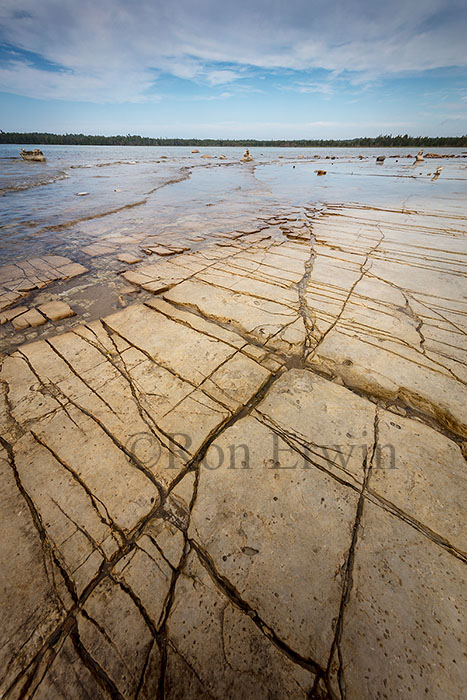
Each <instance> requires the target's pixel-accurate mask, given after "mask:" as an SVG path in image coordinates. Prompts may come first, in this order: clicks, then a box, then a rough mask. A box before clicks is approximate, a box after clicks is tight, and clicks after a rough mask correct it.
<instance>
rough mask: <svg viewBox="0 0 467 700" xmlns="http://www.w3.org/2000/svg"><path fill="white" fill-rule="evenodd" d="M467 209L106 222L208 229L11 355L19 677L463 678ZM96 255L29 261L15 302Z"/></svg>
mask: <svg viewBox="0 0 467 700" xmlns="http://www.w3.org/2000/svg"><path fill="white" fill-rule="evenodd" d="M456 186H457V185H456ZM164 216H165V213H164V212H162V219H164ZM464 221H465V220H464V219H463V218H462V216H461V215H460V214H459V212H458V211H457V212H455V213H454V214H449V213H445V214H443V213H440V212H435V211H434V210H433V211H430V212H425V213H423V212H415V211H410V210H408V209H407V208H405V209H404V210H399V211H398V210H396V209H394V210H387V209H382V208H380V209H378V208H376V207H372V208H370V207H362V206H361V205H346V206H343V205H333V206H330V205H329V206H327V207H326V209H324V208H322V209H319V210H317V209H316V207H305V208H303V209H302V208H301V207H294V208H292V209H290V210H288V211H284V210H281V211H277V208H275V207H274V208H273V209H272V210H271V211H270V212H268V213H267V214H266V215H262V216H261V217H259V216H258V217H255V219H254V220H253V221H251V220H250V221H249V220H248V215H247V214H244V215H243V214H242V216H241V217H239V216H238V214H237V213H235V211H234V210H233V209H232V211H231V212H230V213H229V215H228V216H227V217H226V219H225V220H224V221H223V222H221V223H220V224H219V225H218V222H217V221H213V220H212V219H209V217H197V215H195V214H194V215H191V213H187V214H186V216H183V217H181V218H179V219H178V220H177V223H176V224H175V223H174V222H170V223H169V221H165V220H163V223H162V224H161V225H159V224H157V225H154V227H153V228H152V230H150V231H149V232H146V233H143V232H140V233H138V232H135V233H134V234H131V233H128V231H130V232H131V230H132V229H133V228H135V229H136V226H137V224H136V223H135V222H132V223H130V222H129V223H128V228H127V229H124V230H123V231H122V232H110V231H109V230H105V231H101V233H102V234H104V235H102V236H101V237H100V238H99V239H98V241H96V243H95V244H93V245H94V247H93V246H91V250H90V251H89V252H90V253H91V254H109V255H114V256H115V255H117V254H119V253H120V252H122V246H126V245H128V246H129V247H128V248H127V249H125V250H128V251H133V252H134V251H136V247H135V246H136V245H137V244H138V246H139V245H140V244H141V247H145V248H147V249H148V250H149V249H151V248H154V247H157V246H163V247H164V248H166V249H167V250H170V249H173V248H175V247H177V248H179V249H181V248H182V247H184V246H183V241H184V240H185V234H186V235H190V236H191V237H192V238H193V237H197V236H196V235H194V234H196V233H197V232H198V231H201V232H202V233H203V238H205V239H206V240H205V241H204V244H203V247H202V248H201V247H200V248H199V250H195V251H191V252H188V251H184V252H183V255H175V254H174V255H171V256H168V257H165V256H162V257H159V256H156V255H154V256H153V257H152V258H151V261H150V262H144V263H141V264H137V266H136V267H135V268H134V269H132V270H128V271H126V272H125V273H124V275H123V277H124V278H126V279H127V281H128V282H129V283H130V282H131V284H133V285H138V286H141V287H142V288H143V289H145V290H146V291H147V292H151V293H152V295H151V294H144V295H142V296H143V298H144V302H143V303H138V302H133V303H131V305H129V306H127V307H126V308H125V309H123V310H122V311H119V312H117V313H113V314H111V315H109V316H107V317H106V318H103V319H101V320H95V321H92V322H90V323H87V324H86V325H81V326H77V327H75V328H72V329H70V330H69V331H68V332H62V333H60V334H57V335H55V336H54V337H52V336H49V337H48V338H47V340H40V341H36V342H32V343H29V344H25V345H22V346H21V347H19V348H18V349H17V351H15V352H13V353H12V354H10V355H8V356H2V357H1V358H0V479H2V480H3V481H2V485H1V488H0V500H2V503H1V504H0V505H2V513H3V514H4V526H3V528H2V535H3V537H2V541H1V542H0V550H1V557H2V561H3V562H6V564H7V565H6V566H5V567H3V568H4V570H5V571H4V572H3V571H2V572H0V578H1V582H0V590H2V594H3V596H4V598H5V600H6V604H7V608H8V610H7V614H6V615H4V616H3V617H2V620H3V618H5V619H4V624H3V625H2V626H1V627H0V667H1V669H2V671H1V673H0V695H2V697H3V696H5V698H8V700H10V699H11V700H13V698H19V697H24V698H30V697H34V698H38V699H39V700H50V698H55V697H57V698H63V699H64V700H65V699H66V700H69V699H70V698H72V699H73V698H80V699H81V698H83V699H84V698H85V697H86V698H89V697H96V698H101V697H102V698H103V697H105V698H108V697H116V698H136V697H138V698H139V699H140V700H153V699H154V698H155V697H157V696H158V695H159V694H161V691H162V689H163V693H162V694H163V695H164V697H165V698H168V699H169V700H180V699H181V698H183V700H213V698H214V699H215V700H221V699H222V700H223V699H224V698H231V700H237V699H238V698H244V699H245V700H250V698H251V700H256V698H264V700H272V699H275V698H281V699H282V698H303V699H304V700H305V698H320V700H329V699H330V698H333V700H334V699H335V700H337V699H338V698H339V699H340V700H343V699H344V698H347V699H348V700H374V698H388V699H389V700H392V699H393V698H401V700H402V699H403V700H405V699H406V698H416V699H417V700H418V699H419V698H420V699H421V698H423V699H424V700H438V699H439V698H441V697H442V698H449V700H450V699H451V698H453V699H454V698H455V699H456V700H461V698H462V697H463V696H464V694H465V693H464V686H465V680H464V679H465V677H466V676H467V669H466V668H465V655H464V650H465V642H466V640H465V631H464V627H465V625H464V624H463V618H462V612H463V610H464V609H465V603H466V601H465V591H464V589H465V583H464V582H463V577H464V578H465V563H466V561H467V540H466V537H465V528H464V522H465V519H466V507H465V502H466V500H465V497H464V492H465V458H464V457H465V440H464V436H465V403H466V400H465V399H466V397H465V386H466V385H467V369H466V366H467V363H466V359H467V356H466V345H465V336H466V333H467V322H466V320H465V319H466V318H467V314H466V311H467V308H466V305H465V299H464V298H463V297H462V294H461V293H460V284H459V280H460V279H461V278H462V275H463V274H465V269H464V262H463V257H462V255H463V251H464V248H463V246H465V240H466V239H465V231H464V229H465V225H464ZM94 225H95V223H93V226H94ZM159 229H160V230H159ZM219 241H222V243H223V245H222V246H218V245H217V242H219ZM179 242H181V244H180V245H178V244H179ZM172 244H174V245H172ZM130 246H131V247H130ZM171 252H174V251H173V250H172V251H171ZM180 252H181V251H180ZM83 271H85V269H84V268H82V269H81V266H80V265H78V264H75V263H73V262H72V261H71V260H69V259H68V258H64V257H62V256H54V255H50V256H49V255H47V256H42V257H36V258H29V259H27V260H23V261H18V262H17V263H15V264H12V265H6V266H3V267H1V268H0V308H4V309H6V312H3V316H1V317H0V318H5V317H6V315H8V316H7V320H8V319H12V320H13V321H15V320H17V319H20V318H21V315H24V316H26V318H30V319H33V317H34V316H35V314H31V312H32V311H35V313H37V314H39V315H42V308H43V307H45V308H47V306H49V307H50V305H47V304H45V305H43V307H41V308H40V309H39V311H37V310H34V309H31V310H30V311H28V310H27V309H26V308H25V307H23V309H19V310H18V308H16V309H11V307H12V305H13V304H15V303H18V300H19V299H20V298H22V297H24V296H25V294H27V293H29V291H31V290H33V289H36V288H38V289H39V288H43V287H44V286H46V285H47V284H50V283H51V282H52V281H54V280H60V279H65V278H66V277H68V276H72V275H73V274H82V272H83ZM67 272H68V273H69V274H68V275H67ZM132 289H133V287H132ZM162 294H163V296H162ZM156 295H159V296H156ZM52 306H53V303H52ZM10 314H11V316H10ZM28 314H29V316H28ZM14 316H16V318H14ZM44 320H45V317H44ZM20 323H21V321H20ZM28 327H30V325H29V322H28ZM50 328H53V327H50ZM62 330H63V328H62ZM3 332H6V335H10V334H11V328H6V329H4V331H3ZM33 334H34V332H32V333H31V336H32V335H33ZM2 576H3V577H2Z"/></svg>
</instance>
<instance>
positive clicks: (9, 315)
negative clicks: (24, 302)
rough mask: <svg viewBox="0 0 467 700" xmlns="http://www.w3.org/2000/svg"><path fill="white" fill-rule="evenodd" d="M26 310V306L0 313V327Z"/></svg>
mask: <svg viewBox="0 0 467 700" xmlns="http://www.w3.org/2000/svg"><path fill="white" fill-rule="evenodd" d="M27 310H28V308H27V306H17V307H16V308H15V309H7V310H6V311H2V312H1V313H0V326H2V325H3V324H4V323H7V322H8V321H11V320H12V319H14V318H16V316H20V315H21V314H24V313H25V312H26V311H27Z"/></svg>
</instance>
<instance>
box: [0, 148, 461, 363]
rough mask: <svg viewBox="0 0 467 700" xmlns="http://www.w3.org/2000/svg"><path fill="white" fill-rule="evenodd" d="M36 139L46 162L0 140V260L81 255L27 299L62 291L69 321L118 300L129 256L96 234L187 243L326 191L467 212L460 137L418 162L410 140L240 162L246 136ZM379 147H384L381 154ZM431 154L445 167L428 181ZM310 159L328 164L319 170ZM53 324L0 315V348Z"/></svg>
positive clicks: (297, 209)
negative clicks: (201, 140)
mask: <svg viewBox="0 0 467 700" xmlns="http://www.w3.org/2000/svg"><path fill="white" fill-rule="evenodd" d="M26 148H28V147H27V146H26ZM42 150H43V152H44V154H45V155H46V157H47V162H46V163H31V162H26V161H23V160H22V159H21V158H20V157H19V151H20V146H12V145H6V146H1V145H0V265H5V264H7V263H11V262H18V261H20V260H24V259H27V258H31V257H34V256H40V255H44V254H56V255H64V256H67V257H69V258H70V259H71V260H73V261H74V262H79V263H81V264H83V265H84V266H85V267H86V268H87V269H88V273H87V274H86V275H84V276H81V277H77V278H75V279H72V280H68V281H63V282H57V283H55V284H53V285H50V286H48V287H47V288H45V289H43V290H41V291H39V292H37V291H36V292H33V293H32V294H31V295H30V296H29V298H27V299H26V304H27V305H28V306H33V305H37V304H38V303H41V302H44V301H48V300H49V299H51V298H53V299H63V300H65V301H67V302H68V303H70V304H71V305H72V308H74V309H76V311H77V312H78V318H76V319H75V320H74V321H73V320H70V321H67V322H66V323H65V325H64V326H63V327H65V328H66V327H68V325H70V324H71V323H77V322H79V321H80V320H83V321H84V320H92V319H94V318H98V317H101V316H103V315H105V314H107V313H110V312H111V311H113V310H115V309H116V308H118V299H119V290H120V289H121V287H122V279H121V277H120V275H119V273H120V272H121V271H122V270H124V269H126V268H127V265H125V264H123V263H121V262H119V261H118V260H117V259H116V256H115V255H96V256H89V255H87V254H86V252H85V251H83V248H85V246H87V245H89V244H90V243H96V242H99V241H100V240H101V239H103V238H104V237H107V239H108V237H109V236H113V235H124V236H125V235H128V234H140V233H144V234H146V235H156V236H158V235H160V236H161V237H163V236H164V235H166V234H167V233H170V234H172V235H171V240H172V241H173V243H177V244H181V243H184V244H186V245H189V246H190V248H191V249H192V250H193V249H196V248H199V247H203V246H204V245H206V243H207V242H209V240H210V238H211V237H212V236H215V235H218V234H222V233H223V232H227V233H228V232H231V231H236V230H242V227H248V226H249V227H251V226H252V225H255V224H258V225H260V226H264V225H265V223H264V220H265V219H267V218H268V217H271V216H276V215H277V214H281V215H282V214H285V215H291V216H299V217H300V216H301V215H302V214H303V210H304V208H305V207H306V208H307V209H308V212H309V210H310V208H311V209H312V210H313V209H314V208H322V207H323V206H325V205H326V203H339V202H343V203H349V202H357V203H360V204H365V205H367V206H376V207H388V208H397V209H400V208H404V207H405V208H406V209H408V210H414V209H415V210H423V211H445V212H451V213H454V214H459V215H465V202H466V201H467V153H462V151H461V150H460V149H437V151H436V152H437V153H442V154H451V155H453V156H454V157H452V158H443V159H426V160H425V161H424V162H423V163H420V164H417V165H414V164H413V162H414V157H412V158H408V157H407V155H408V154H409V153H410V154H411V155H412V156H414V154H415V152H416V150H417V149H407V148H406V149H350V148H334V149H328V148H323V149H319V148H310V149H298V148H253V149H251V153H252V156H253V158H254V160H253V162H252V163H241V162H240V158H241V156H242V154H243V150H244V149H242V148H200V149H199V150H200V153H198V154H193V153H192V148H191V147H190V148H188V147H171V148H159V147H117V146H47V147H43V148H42ZM428 150H429V149H428ZM221 154H225V156H226V159H219V156H220V155H221ZM203 155H209V156H210V158H203V157H202V156H203ZM377 155H386V156H387V158H386V161H385V163H384V164H383V165H379V164H377V163H376V161H375V158H376V156H377ZM360 156H362V158H360ZM439 165H442V167H443V171H442V173H441V176H440V178H439V179H438V180H437V181H436V182H433V181H432V179H431V177H432V174H433V173H434V171H435V169H436V167H437V166H439ZM318 169H324V170H325V171H326V175H324V176H322V177H320V176H317V174H316V170H318ZM79 192H87V193H89V194H87V195H86V196H77V193H79ZM193 237H203V239H204V240H200V241H196V242H194V241H193V240H192V239H193ZM135 251H136V252H138V251H137V249H135ZM135 251H134V252H135ZM61 329H62V327H60V328H58V330H61ZM54 330H55V329H54V327H49V325H47V326H46V327H45V326H44V327H41V329H39V330H30V329H29V330H28V331H26V332H22V333H18V332H17V333H15V332H14V331H13V329H12V328H11V324H6V325H4V326H1V327H0V351H1V350H5V349H10V348H11V347H13V346H14V345H15V344H18V343H20V342H24V341H25V340H33V339H34V338H36V337H38V336H41V335H44V334H47V333H52V332H54Z"/></svg>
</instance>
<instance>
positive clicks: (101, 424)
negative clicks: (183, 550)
mask: <svg viewBox="0 0 467 700" xmlns="http://www.w3.org/2000/svg"><path fill="white" fill-rule="evenodd" d="M19 352H20V351H19ZM21 354H22V353H21ZM22 356H23V357H24V359H25V360H26V362H27V364H28V366H29V367H30V369H31V371H32V372H33V373H34V375H35V376H36V377H37V378H38V380H39V381H40V382H41V384H42V380H41V378H40V376H39V374H38V373H37V372H36V370H35V369H34V367H33V365H32V364H31V363H30V362H29V359H28V358H27V357H26V356H25V355H22ZM53 387H54V389H55V391H56V394H54V397H55V398H56V399H57V401H59V398H60V396H63V398H64V399H66V400H67V401H68V403H69V404H71V405H72V406H74V408H76V409H78V411H80V412H81V413H83V414H84V415H86V416H87V417H88V418H90V419H91V420H92V421H93V422H94V423H96V424H97V425H98V426H99V428H100V429H101V430H102V431H103V432H104V433H105V434H106V435H107V436H108V437H109V438H110V439H111V440H112V442H113V443H114V445H115V446H116V447H118V449H119V450H121V451H122V452H123V453H124V454H125V455H126V457H127V458H128V460H129V462H130V463H131V464H132V465H133V466H134V467H136V468H137V469H138V470H139V471H141V472H143V474H144V475H145V476H146V477H147V478H148V479H149V481H151V483H152V484H153V485H154V486H155V487H156V489H157V491H158V493H159V497H160V498H161V497H162V495H163V491H164V489H163V487H162V485H161V484H160V483H159V482H158V481H157V479H156V478H155V476H154V474H153V473H152V471H151V470H150V469H148V467H146V465H145V464H143V462H141V460H140V459H139V458H138V457H137V456H136V455H135V454H134V453H133V452H131V450H129V449H128V448H127V446H126V445H124V444H123V443H122V442H120V440H119V439H118V438H117V437H116V436H115V435H114V434H113V433H112V432H111V431H110V430H109V429H108V428H107V426H106V425H105V423H104V422H103V421H102V420H101V419H100V418H98V417H97V416H95V415H94V414H93V413H92V412H91V411H89V410H88V409H87V408H85V407H84V406H82V405H81V404H79V403H78V402H77V401H75V400H74V399H72V398H71V397H69V396H66V395H65V394H64V393H63V391H62V390H61V389H60V387H58V386H57V385H55V384H53ZM59 403H61V402H60V401H59ZM62 408H63V409H64V410H65V412H66V414H67V416H68V418H69V419H70V420H71V421H72V423H73V424H74V425H75V426H76V427H77V428H78V429H79V431H80V432H81V433H84V430H83V428H82V427H81V426H80V425H78V424H77V423H76V421H75V420H74V419H73V418H72V416H70V414H69V413H68V411H66V408H65V406H64V405H63V404H62Z"/></svg>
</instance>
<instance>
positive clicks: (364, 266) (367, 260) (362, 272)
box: [309, 226, 384, 357]
mask: <svg viewBox="0 0 467 700" xmlns="http://www.w3.org/2000/svg"><path fill="white" fill-rule="evenodd" d="M377 228H378V230H379V232H380V234H381V238H380V239H379V241H378V243H377V244H376V245H375V246H373V247H372V248H371V249H370V250H369V251H368V253H367V254H366V256H365V260H364V261H363V262H362V264H361V265H360V275H359V276H358V277H357V279H356V280H355V282H354V283H353V284H352V286H351V287H350V289H349V291H348V293H347V296H346V298H345V299H344V303H343V304H342V307H341V310H340V311H339V313H338V314H337V316H336V318H335V319H334V321H333V322H332V323H331V325H330V326H329V328H327V329H326V330H325V332H324V333H323V334H322V335H321V338H320V339H319V341H318V342H317V344H316V345H315V347H314V348H313V349H312V350H311V352H310V354H309V356H310V357H313V356H314V355H315V354H316V351H317V349H318V347H319V346H320V345H321V343H322V342H323V341H324V339H325V338H326V336H327V335H328V334H329V333H330V332H331V331H332V330H333V328H334V327H335V326H336V325H337V323H338V322H339V321H340V319H341V317H342V315H343V313H344V311H345V309H346V307H347V304H348V302H349V300H350V297H351V296H352V294H353V292H354V290H355V287H356V286H357V284H359V282H361V281H362V279H363V278H364V277H365V275H366V274H367V272H368V271H369V270H370V268H371V262H370V258H371V256H372V255H373V253H375V252H376V250H377V249H378V248H379V246H380V245H381V243H382V242H383V240H384V233H383V232H382V231H381V229H380V227H379V226H378V227H377Z"/></svg>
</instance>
